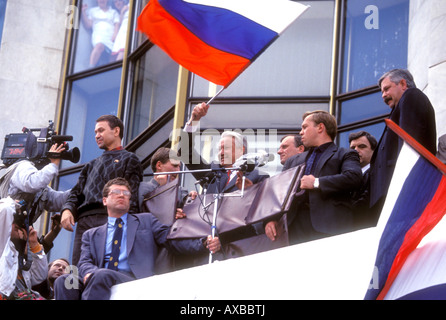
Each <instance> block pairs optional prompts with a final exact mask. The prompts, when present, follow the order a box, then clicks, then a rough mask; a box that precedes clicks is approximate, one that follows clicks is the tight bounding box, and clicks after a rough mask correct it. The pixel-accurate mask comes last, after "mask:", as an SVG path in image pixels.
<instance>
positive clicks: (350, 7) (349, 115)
mask: <svg viewBox="0 0 446 320" xmlns="http://www.w3.org/2000/svg"><path fill="white" fill-rule="evenodd" d="M343 5H344V17H343V25H342V26H341V30H343V34H342V43H341V46H340V47H341V54H340V67H339V77H338V79H339V88H338V90H339V92H338V96H337V97H335V100H336V105H337V110H336V114H337V118H338V124H339V132H340V135H339V137H338V138H339V140H338V144H339V145H341V146H348V133H350V132H353V131H359V130H366V131H367V130H370V131H369V132H370V133H371V134H373V135H374V136H375V138H376V139H377V140H379V139H380V137H381V134H382V131H383V129H384V123H383V122H382V120H383V119H384V118H386V117H387V116H388V114H389V113H390V108H389V107H388V106H387V105H386V104H384V102H383V101H382V98H381V92H380V89H379V87H378V86H377V83H378V80H379V78H380V77H381V76H382V75H383V74H384V73H385V72H387V71H389V70H391V69H394V68H407V47H408V20H409V0H376V1H372V2H371V1H368V0H345V1H343Z"/></svg>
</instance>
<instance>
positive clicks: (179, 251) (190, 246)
mask: <svg viewBox="0 0 446 320" xmlns="http://www.w3.org/2000/svg"><path fill="white" fill-rule="evenodd" d="M151 219H152V222H151V223H152V232H153V236H154V238H155V241H156V243H157V244H158V245H161V246H163V247H165V248H167V250H169V252H170V253H172V254H174V255H196V254H200V253H203V252H207V249H206V248H205V247H204V246H203V242H202V240H201V239H182V240H167V236H168V234H169V231H170V227H169V226H166V225H164V224H162V223H161V222H160V221H159V220H158V219H157V218H155V217H154V216H153V215H151Z"/></svg>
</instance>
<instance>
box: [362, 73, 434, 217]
mask: <svg viewBox="0 0 446 320" xmlns="http://www.w3.org/2000/svg"><path fill="white" fill-rule="evenodd" d="M379 86H380V88H381V92H382V98H383V100H384V102H385V103H386V104H387V105H389V107H390V108H391V109H392V111H391V113H390V120H392V121H393V122H395V123H396V124H397V125H399V126H400V127H401V128H402V129H403V130H405V131H406V132H407V133H409V134H410V135H411V136H412V137H413V138H414V139H415V140H417V141H418V142H419V143H420V144H421V145H423V146H424V147H425V148H426V149H427V150H428V151H430V152H431V153H432V154H434V155H435V153H436V144H437V129H436V123H435V111H434V109H433V107H432V105H431V103H430V101H429V98H428V97H427V96H426V95H425V94H424V93H423V92H422V91H421V90H419V89H417V88H416V85H415V82H414V79H413V76H412V74H410V72H409V71H407V70H403V69H394V70H391V71H389V72H387V73H385V74H384V75H383V76H382V77H381V78H380V80H379ZM402 145H403V140H402V139H400V138H399V137H398V136H397V135H396V133H394V132H393V131H392V130H390V129H389V128H387V127H386V128H385V129H384V132H383V134H382V136H381V139H380V141H379V143H378V146H377V148H376V150H375V152H374V153H373V157H372V160H371V171H370V207H371V208H372V209H373V210H374V211H376V212H377V213H378V214H379V213H380V211H381V208H382V205H383V204H384V200H385V198H386V195H387V190H388V187H389V185H390V180H391V179H392V175H393V171H394V169H395V164H396V160H397V158H398V154H399V151H400V150H401V147H402Z"/></svg>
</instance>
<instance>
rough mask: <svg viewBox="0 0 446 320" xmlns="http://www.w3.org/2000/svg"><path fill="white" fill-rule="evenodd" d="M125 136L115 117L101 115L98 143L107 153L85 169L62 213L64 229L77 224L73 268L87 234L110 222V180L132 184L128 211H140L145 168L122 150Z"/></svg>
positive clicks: (131, 155) (135, 157)
mask: <svg viewBox="0 0 446 320" xmlns="http://www.w3.org/2000/svg"><path fill="white" fill-rule="evenodd" d="M123 133H124V125H123V124H122V121H121V120H120V119H119V118H117V117H116V116H114V115H105V116H101V117H99V118H98V119H97V120H96V126H95V138H96V143H97V145H98V147H99V148H100V149H103V150H104V153H103V154H102V155H101V156H99V157H98V158H96V159H93V160H91V161H90V162H88V163H87V164H86V165H85V166H84V168H83V169H82V171H81V173H80V175H79V178H78V181H77V183H76V185H75V186H74V187H73V188H72V189H71V193H70V195H69V197H68V200H67V202H66V203H65V205H64V206H63V208H62V210H61V213H62V217H61V224H62V227H63V228H64V229H66V230H68V231H71V232H72V231H73V226H74V224H75V222H77V227H76V234H75V238H74V244H73V257H72V261H71V263H72V264H73V265H77V263H78V262H79V258H80V251H81V250H80V249H81V240H82V234H83V233H84V231H86V230H88V229H90V228H93V227H97V226H100V225H103V224H104V223H106V222H107V211H106V210H105V208H104V206H103V204H102V188H104V185H105V184H106V183H107V182H108V181H109V180H111V179H114V178H118V177H120V178H124V179H126V180H127V181H128V182H129V183H130V186H131V192H132V197H131V198H130V211H129V212H131V213H138V212H139V205H138V188H139V183H140V181H141V180H142V167H141V163H140V161H139V159H138V157H137V156H136V155H135V154H134V153H131V152H129V151H127V150H125V149H124V148H123V147H122V145H121V141H122V137H123Z"/></svg>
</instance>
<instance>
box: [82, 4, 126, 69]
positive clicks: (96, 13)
mask: <svg viewBox="0 0 446 320" xmlns="http://www.w3.org/2000/svg"><path fill="white" fill-rule="evenodd" d="M128 9H129V8H128V0H114V1H110V0H83V1H81V2H80V4H79V11H80V12H79V14H80V17H81V19H80V20H81V23H80V24H79V29H78V33H77V40H76V46H75V47H76V55H75V62H74V70H73V71H74V72H75V73H76V72H80V71H83V70H86V69H90V68H94V67H97V66H101V65H104V64H107V63H111V62H114V61H116V60H121V59H122V57H123V53H124V48H125V44H126V39H127V25H128Z"/></svg>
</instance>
